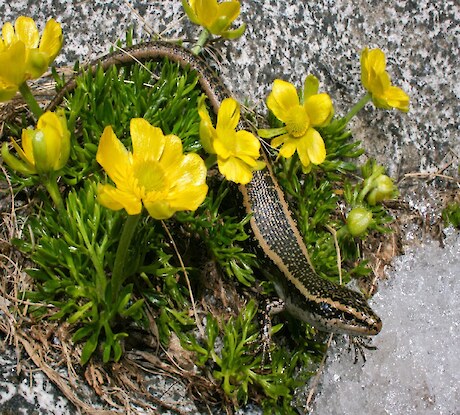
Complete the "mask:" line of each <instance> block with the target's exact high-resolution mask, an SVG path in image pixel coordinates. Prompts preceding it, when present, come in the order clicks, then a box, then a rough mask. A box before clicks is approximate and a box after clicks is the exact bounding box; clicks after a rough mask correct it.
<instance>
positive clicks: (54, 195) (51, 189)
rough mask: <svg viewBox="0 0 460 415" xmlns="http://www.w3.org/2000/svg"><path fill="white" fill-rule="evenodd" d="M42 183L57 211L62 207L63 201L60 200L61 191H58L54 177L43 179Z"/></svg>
mask: <svg viewBox="0 0 460 415" xmlns="http://www.w3.org/2000/svg"><path fill="white" fill-rule="evenodd" d="M43 185H44V186H45V188H46V190H47V191H48V193H49V195H50V196H51V199H53V202H54V205H55V206H56V208H57V209H58V210H59V211H62V210H63V209H64V202H63V201H62V196H61V192H60V191H59V187H58V185H57V182H56V178H55V177H50V178H46V179H44V180H43Z"/></svg>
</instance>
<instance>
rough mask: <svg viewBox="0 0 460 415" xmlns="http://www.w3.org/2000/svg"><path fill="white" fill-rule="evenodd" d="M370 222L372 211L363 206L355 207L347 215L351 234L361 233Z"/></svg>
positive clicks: (358, 234)
mask: <svg viewBox="0 0 460 415" xmlns="http://www.w3.org/2000/svg"><path fill="white" fill-rule="evenodd" d="M371 223H372V212H369V211H368V210H367V209H365V208H363V207H356V208H354V209H352V210H351V211H350V213H349V214H348V217H347V226H348V230H349V231H350V233H351V234H352V235H353V236H360V235H362V234H363V233H364V232H365V231H366V230H367V228H368V227H369V225H370V224H371Z"/></svg>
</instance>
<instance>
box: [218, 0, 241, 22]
mask: <svg viewBox="0 0 460 415" xmlns="http://www.w3.org/2000/svg"><path fill="white" fill-rule="evenodd" d="M217 7H218V11H217V13H218V14H219V16H225V17H226V18H227V19H228V20H229V22H230V23H231V22H233V20H235V19H236V18H237V17H238V15H239V14H240V2H239V1H224V2H222V3H219V4H218V6H217Z"/></svg>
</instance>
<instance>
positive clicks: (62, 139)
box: [2, 110, 70, 175]
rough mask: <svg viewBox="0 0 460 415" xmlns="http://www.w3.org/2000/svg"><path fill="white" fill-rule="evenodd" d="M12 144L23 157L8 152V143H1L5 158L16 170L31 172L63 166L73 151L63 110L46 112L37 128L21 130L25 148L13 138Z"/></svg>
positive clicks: (47, 171) (55, 169)
mask: <svg viewBox="0 0 460 415" xmlns="http://www.w3.org/2000/svg"><path fill="white" fill-rule="evenodd" d="M13 146H14V148H15V149H16V151H17V152H18V154H19V157H20V158H21V160H18V159H17V158H16V157H14V156H13V155H11V154H10V153H9V151H8V145H7V144H6V143H4V144H3V146H2V157H3V159H4V160H5V162H6V164H8V165H9V166H10V167H11V168H12V169H13V170H16V171H19V172H20V173H23V174H26V175H30V174H47V173H50V172H54V171H58V170H60V169H62V168H63V167H64V166H65V164H66V163H67V160H68V158H69V153H70V133H69V130H68V129H67V121H66V118H65V116H64V112H63V111H62V110H58V111H57V112H56V113H54V112H50V111H47V112H45V113H44V114H43V115H42V116H41V117H40V118H39V120H38V123H37V128H36V129H24V130H22V148H21V147H20V146H19V145H18V144H17V143H16V141H14V140H13Z"/></svg>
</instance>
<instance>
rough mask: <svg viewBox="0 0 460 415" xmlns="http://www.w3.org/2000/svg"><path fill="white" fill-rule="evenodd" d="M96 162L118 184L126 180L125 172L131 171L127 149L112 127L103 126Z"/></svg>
mask: <svg viewBox="0 0 460 415" xmlns="http://www.w3.org/2000/svg"><path fill="white" fill-rule="evenodd" d="M96 160H97V162H98V163H99V164H100V165H101V166H102V167H103V168H104V170H105V171H106V173H107V174H108V175H109V177H110V178H111V179H112V180H113V181H114V182H115V184H116V185H117V186H118V185H120V184H122V183H123V184H124V183H125V182H126V177H127V172H130V171H132V164H131V160H130V155H129V152H128V150H126V148H125V146H124V145H123V144H122V142H121V141H120V140H118V138H117V136H116V135H115V134H114V132H113V130H112V127H111V126H108V127H105V129H104V132H103V133H102V136H101V140H100V142H99V147H98V149H97V154H96Z"/></svg>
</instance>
